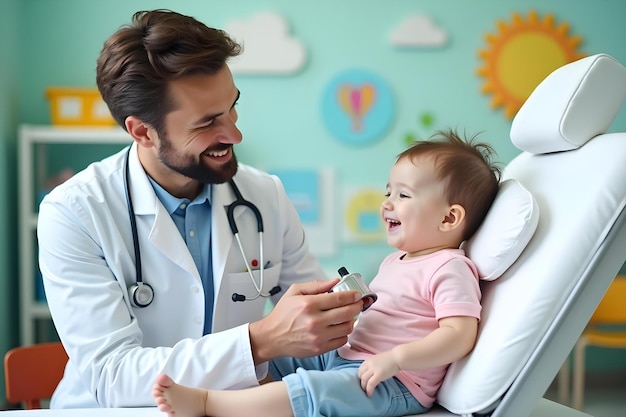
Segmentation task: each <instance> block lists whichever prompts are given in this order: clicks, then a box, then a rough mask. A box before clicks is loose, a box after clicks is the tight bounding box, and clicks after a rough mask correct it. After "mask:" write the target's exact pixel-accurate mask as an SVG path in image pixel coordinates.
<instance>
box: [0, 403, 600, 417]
mask: <svg viewBox="0 0 626 417" xmlns="http://www.w3.org/2000/svg"><path fill="white" fill-rule="evenodd" d="M455 415H456V414H452V413H450V412H448V411H446V410H443V409H441V408H438V409H433V410H431V411H429V412H428V413H426V414H423V416H424V417H453V416H455ZM79 416H80V417H165V416H166V414H165V413H162V412H160V411H159V410H158V409H157V408H156V407H149V408H89V409H78V408H77V409H67V410H12V411H0V417H79ZM531 417H591V416H590V415H589V414H585V413H582V412H580V411H576V410H573V409H571V408H568V407H565V406H563V405H561V404H558V403H555V402H553V401H550V400H546V399H545V398H542V399H541V400H540V401H539V403H538V404H537V408H536V409H535V410H534V412H533V413H532V415H531Z"/></svg>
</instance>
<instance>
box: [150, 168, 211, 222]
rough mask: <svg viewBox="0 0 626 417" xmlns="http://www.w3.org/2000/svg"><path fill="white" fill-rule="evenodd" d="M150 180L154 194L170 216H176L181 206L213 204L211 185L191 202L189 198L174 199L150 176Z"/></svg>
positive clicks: (205, 187) (203, 189)
mask: <svg viewBox="0 0 626 417" xmlns="http://www.w3.org/2000/svg"><path fill="white" fill-rule="evenodd" d="M148 179H149V180H150V184H152V188H153V189H154V193H155V194H156V195H157V197H158V198H159V200H160V201H161V203H162V204H163V206H164V207H165V209H166V210H167V212H168V213H169V214H170V215H172V214H174V212H175V211H176V210H178V209H179V208H180V206H181V204H185V205H186V206H189V205H191V204H203V203H204V202H208V203H209V204H211V184H205V185H204V187H202V191H200V194H198V195H197V196H196V198H194V199H193V201H189V199H188V198H178V197H174V196H173V195H171V194H170V193H168V192H167V191H166V190H165V188H163V187H161V186H160V185H159V183H157V182H156V181H155V180H153V179H152V178H151V177H150V176H148Z"/></svg>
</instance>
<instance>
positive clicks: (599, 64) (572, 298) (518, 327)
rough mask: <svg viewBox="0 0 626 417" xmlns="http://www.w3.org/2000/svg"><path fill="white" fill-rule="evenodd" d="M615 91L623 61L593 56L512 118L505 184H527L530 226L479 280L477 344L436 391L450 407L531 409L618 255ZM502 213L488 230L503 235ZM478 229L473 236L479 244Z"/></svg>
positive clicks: (623, 188)
mask: <svg viewBox="0 0 626 417" xmlns="http://www.w3.org/2000/svg"><path fill="white" fill-rule="evenodd" d="M625 98H626V69H625V68H624V67H623V66H622V65H621V64H619V63H618V62H617V61H615V60H614V59H613V58H611V57H610V56H608V55H605V54H598V55H594V56H590V57H587V58H584V59H582V60H579V61H576V62H574V63H571V64H568V65H566V66H564V67H562V68H559V69H557V70H556V71H555V72H553V73H552V74H551V75H550V76H548V77H547V78H546V79H545V80H544V81H543V82H542V83H541V84H540V85H539V86H538V87H537V88H536V89H535V91H534V92H533V93H532V95H531V96H530V97H529V99H528V100H527V101H526V103H525V104H524V106H523V107H522V108H521V109H520V111H519V113H518V115H517V116H516V117H515V119H514V121H513V124H512V129H511V138H512V139H513V142H514V144H515V145H516V146H517V147H518V148H520V149H521V150H523V151H524V152H522V153H521V154H520V155H518V156H517V157H516V158H514V160H513V161H511V163H509V164H508V165H507V166H506V167H505V169H504V172H503V184H505V183H506V182H507V181H510V180H515V181H516V182H518V183H519V184H520V185H521V186H522V187H523V188H524V189H526V190H528V192H529V193H530V194H532V196H533V197H534V199H535V201H536V204H537V205H538V211H539V213H540V214H539V216H538V225H537V230H536V231H535V234H534V236H533V237H532V239H531V240H530V242H529V243H528V245H527V246H526V248H525V249H524V250H523V251H522V253H521V255H520V256H519V258H518V259H517V261H516V262H514V263H513V264H512V266H510V268H508V269H506V271H504V272H503V274H502V276H501V277H500V278H498V279H497V280H494V281H482V284H481V286H482V290H483V300H482V304H483V313H482V314H483V316H482V320H481V322H480V326H479V337H478V340H477V343H476V347H475V349H474V350H473V351H472V353H470V355H468V356H467V357H466V358H464V359H462V360H460V361H458V362H456V363H454V364H452V365H451V366H450V369H449V371H448V374H447V375H446V377H445V380H444V383H443V385H442V387H441V389H440V391H439V395H438V403H439V404H440V405H441V406H443V407H444V408H445V409H446V410H448V411H449V412H450V413H453V414H458V415H472V414H478V413H493V416H494V417H496V416H506V417H511V416H515V417H518V416H527V415H530V414H531V412H532V408H533V406H534V404H535V403H536V402H537V401H538V400H539V399H540V397H541V396H542V395H543V393H544V392H545V390H546V389H547V387H548V386H549V384H550V383H551V381H552V380H553V378H554V376H555V375H556V373H557V372H558V369H559V367H560V366H561V364H562V363H563V360H564V359H565V358H566V357H567V355H568V354H569V351H570V350H571V348H572V347H573V345H574V343H575V341H576V339H577V338H578V336H579V335H580V332H582V329H583V328H584V326H585V324H586V321H587V320H588V319H589V317H590V316H591V314H592V312H593V310H594V309H595V306H597V304H598V303H599V301H600V299H601V297H602V295H603V293H604V291H605V290H606V288H608V285H609V283H610V281H611V280H612V278H613V277H614V276H615V274H616V273H617V271H618V270H619V269H620V267H621V266H622V265H623V264H624V261H625V260H626V252H624V251H623V249H622V247H623V245H624V244H626V226H624V224H625V223H626V222H624V221H623V218H624V217H626V216H624V215H623V214H622V213H623V211H624V207H625V206H626V169H624V163H625V161H626V133H612V134H605V132H606V131H607V129H608V128H609V127H610V125H611V122H612V120H613V119H614V117H615V115H616V114H617V113H618V111H619V108H620V106H621V105H622V103H623V101H624V99H625ZM501 221H502V230H498V228H497V227H492V226H494V225H492V224H491V225H488V226H489V227H490V232H489V234H491V233H493V234H494V236H495V235H497V234H498V233H501V234H505V235H506V233H508V232H507V227H508V226H509V224H507V223H506V217H505V216H503V217H502V218H501ZM496 226H497V225H496ZM481 238H482V236H481ZM485 238H486V241H484V242H483V241H478V240H476V241H474V242H472V245H474V246H476V245H478V246H483V245H486V246H489V245H490V243H491V242H489V239H488V236H485ZM494 239H495V240H496V241H497V240H498V239H499V238H497V237H496V238H494ZM487 252H490V251H487ZM472 253H480V248H479V247H471V251H470V252H469V254H470V257H471V256H472V255H471V254H472ZM491 253H493V252H492V251H491ZM492 260H493V259H492ZM497 269H498V268H497V265H496V266H495V267H494V268H492V269H491V271H496V270H497ZM497 272H498V271H496V274H495V275H497ZM486 274H487V275H488V273H486ZM436 415H438V416H439V415H442V414H441V411H438V413H437V414H436Z"/></svg>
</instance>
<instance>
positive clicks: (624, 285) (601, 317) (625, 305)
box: [589, 276, 626, 325]
mask: <svg viewBox="0 0 626 417" xmlns="http://www.w3.org/2000/svg"><path fill="white" fill-rule="evenodd" d="M589 322H590V323H597V324H600V323H602V324H615V325H617V324H626V277H624V276H618V277H617V278H616V279H615V280H613V282H612V283H611V286H610V287H609V289H608V290H607V292H606V294H604V297H603V298H602V301H601V302H600V305H598V308H596V311H594V313H593V316H591V320H590V321H589Z"/></svg>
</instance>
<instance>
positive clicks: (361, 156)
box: [0, 0, 626, 368]
mask: <svg viewBox="0 0 626 417" xmlns="http://www.w3.org/2000/svg"><path fill="white" fill-rule="evenodd" d="M159 7H163V8H175V9H176V10H177V11H180V12H182V13H185V14H190V15H193V16H195V17H197V18H199V19H201V20H202V21H204V22H205V23H207V24H209V25H211V26H216V27H224V26H225V25H226V23H227V22H228V21H230V20H231V19H235V18H248V17H251V16H253V15H255V14H257V13H259V12H263V11H274V12H278V13H280V14H281V15H282V16H284V17H285V18H286V19H287V21H288V22H289V24H290V27H291V30H292V33H293V34H294V35H295V36H296V37H297V38H298V39H299V40H301V41H302V42H303V43H304V44H305V47H306V49H307V52H308V57H309V58H308V63H307V65H306V67H305V68H304V70H303V71H302V72H300V73H298V74H295V75H290V76H286V77H279V76H268V77H258V76H241V75H237V76H236V82H237V84H238V87H239V88H240V90H241V91H242V97H241V100H240V104H239V107H238V111H239V114H240V128H241V129H242V131H243V133H244V138H245V139H244V142H243V143H242V144H241V145H240V147H239V149H238V154H239V155H240V159H241V160H243V161H244V162H248V163H251V164H253V165H256V166H258V167H260V168H267V169H278V168H291V167H310V168H316V167H320V166H324V167H333V168H334V169H335V174H336V179H337V181H336V182H337V184H339V189H338V190H337V194H338V195H337V197H338V199H340V198H341V195H340V193H341V192H342V188H341V187H343V186H347V187H350V186H359V185H364V184H366V185H371V186H372V187H376V188H379V189H381V192H382V190H383V188H384V185H385V183H386V180H387V171H388V168H389V166H390V165H391V163H392V161H393V158H394V156H395V155H396V154H397V153H398V152H399V151H400V150H401V149H402V148H403V147H404V142H403V140H402V138H403V137H404V135H405V134H406V133H407V132H414V133H416V134H418V135H419V136H422V137H423V136H428V135H429V134H430V133H432V132H433V131H434V130H435V129H440V128H446V127H455V128H459V129H460V130H467V131H468V132H470V133H476V132H483V133H482V136H481V137H482V138H483V139H484V140H486V141H488V142H490V143H491V144H492V145H493V146H494V147H495V148H496V150H497V152H498V154H499V157H500V160H501V161H502V162H503V163H506V162H508V161H509V160H510V159H512V158H513V157H514V156H515V155H516V154H517V150H516V149H515V148H514V147H513V146H512V145H511V143H510V141H509V136H508V132H509V129H510V120H509V119H507V118H506V117H504V115H503V112H502V110H492V109H491V108H490V106H489V103H490V101H491V98H492V97H491V96H486V95H484V94H481V93H480V92H479V90H480V87H481V85H482V84H483V83H484V79H482V78H480V77H478V76H476V69H477V68H478V67H479V66H480V65H481V61H480V59H479V58H478V56H477V51H478V50H480V49H484V48H486V47H487V46H488V45H487V43H486V41H485V34H487V33H494V32H497V30H496V21H498V20H503V21H505V22H506V23H507V24H510V22H511V19H512V17H511V14H512V12H514V11H517V12H520V13H521V14H522V15H524V16H526V15H527V14H528V12H529V11H530V10H536V11H537V12H538V13H539V14H540V16H544V15H545V14H546V13H553V14H554V15H555V18H556V24H561V23H564V22H566V23H568V24H569V34H570V35H571V36H580V37H582V39H583V43H582V44H581V46H580V47H579V48H578V49H579V50H580V52H582V53H584V54H588V55H590V54H595V53H600V52H604V53H608V54H610V55H613V56H614V57H615V58H617V59H618V60H619V61H621V62H622V63H626V48H624V42H623V40H624V39H626V25H624V16H626V2H624V1H623V0H593V1H591V0H580V1H576V2H572V1H569V2H566V1H563V0H523V1H522V0H511V1H501V0H476V1H472V2H468V1H464V0H437V1H428V2H427V1H415V0H394V1H392V2H381V1H379V0H341V1H331V0H318V1H315V2H313V1H306V2H304V1H299V2H296V1H293V0H233V1H230V2H216V1H207V0H187V1H184V2H174V1H159V0H107V1H98V2H91V1H84V0H54V1H50V0H22V1H20V0H0V8H1V9H0V35H1V36H0V39H1V41H2V44H1V45H2V46H1V49H0V53H1V55H0V56H2V59H1V60H0V69H1V70H2V71H1V77H0V105H1V108H2V111H1V112H0V147H2V149H0V158H2V164H1V165H0V166H2V169H3V174H4V175H2V176H1V178H0V195H2V198H0V230H2V234H1V235H0V267H1V268H2V269H1V270H0V297H2V299H1V300H0V309H2V314H0V351H3V350H6V348H7V347H8V345H12V344H16V343H17V339H16V334H15V333H16V323H15V320H13V318H15V317H16V313H15V312H16V306H15V305H14V304H13V303H14V300H15V298H16V288H15V287H16V285H15V277H16V265H15V259H16V257H17V253H16V247H17V245H16V244H15V241H16V231H15V227H14V225H15V223H16V222H15V216H16V213H15V212H14V206H15V204H13V202H15V201H16V197H17V192H16V190H15V182H16V167H15V162H14V161H15V159H16V155H15V148H16V146H15V142H16V139H15V132H16V130H17V125H18V124H19V123H33V124H47V123H49V121H50V117H49V111H48V104H47V102H46V99H45V96H44V90H45V88H46V87H48V86H94V85H95V81H94V78H95V60H96V57H97V55H98V53H99V51H100V49H101V46H102V43H103V42H104V40H105V39H106V38H107V37H108V36H109V35H110V34H111V33H112V32H113V31H114V30H115V29H117V28H118V27H119V26H121V25H123V24H126V23H127V22H128V21H129V20H130V16H131V15H132V13H133V12H135V11H137V10H141V9H152V8H159ZM409 14H423V15H427V16H429V17H431V18H432V19H433V20H434V21H435V22H436V23H437V24H439V25H440V26H441V27H443V28H444V29H445V30H446V31H447V32H448V35H449V39H450V41H449V43H448V44H447V45H446V46H445V47H443V48H431V49H428V48H427V49H416V50H398V49H394V48H393V47H391V46H390V45H389V43H388V41H387V35H388V33H389V32H390V30H391V29H392V28H393V27H395V26H396V25H397V24H398V23H399V22H400V21H401V20H402V19H403V18H405V17H406V16H408V15H409ZM9 40H15V41H9ZM355 68H357V69H366V70H369V71H372V72H374V73H376V74H378V75H379V76H381V77H382V78H383V79H385V80H386V82H387V83H388V84H389V86H390V88H391V89H392V91H393V95H394V100H395V106H396V114H395V116H394V120H393V123H392V125H391V127H390V129H389V131H388V132H386V134H385V135H384V138H382V139H381V140H379V141H377V142H375V143H372V144H370V145H367V146H363V147H355V146H350V145H345V144H342V143H340V142H339V141H337V140H336V139H334V138H333V136H332V135H331V134H329V132H328V131H327V130H326V129H325V127H324V125H323V122H322V120H321V115H320V98H321V95H322V92H323V89H324V87H325V86H326V85H327V83H328V82H329V80H330V79H331V78H332V77H333V76H334V75H335V74H337V73H338V72H340V71H343V70H346V69H355ZM18 75H19V76H18ZM424 112H428V113H430V114H432V115H433V116H434V124H433V125H432V126H428V127H425V126H423V125H420V124H419V122H418V116H419V115H420V114H422V113H424ZM611 130H612V131H618V130H619V131H626V108H623V109H622V110H621V112H620V113H619V115H618V117H617V119H616V121H615V122H614V124H613V127H612V129H611ZM339 235H340V233H338V236H337V239H338V240H339V241H340V242H339V243H340V244H339V246H338V251H337V254H336V255H334V256H332V257H326V258H322V259H321V260H322V263H323V264H324V266H325V268H326V269H328V270H329V271H330V270H335V269H336V268H337V267H338V266H340V265H346V266H348V267H349V269H350V270H353V271H359V272H361V273H362V274H363V275H364V276H365V277H369V278H371V277H372V276H373V275H374V274H375V272H376V270H377V266H378V263H379V262H380V260H381V259H382V258H383V257H384V256H385V255H386V254H387V253H388V252H389V250H390V249H389V248H388V247H387V246H386V244H385V243H384V242H376V243H371V244H363V243H345V242H342V241H341V239H340V236H339ZM598 356H600V355H598ZM621 358H622V360H621V361H619V362H621V363H622V364H624V363H626V359H625V357H624V356H621ZM589 363H590V365H589V366H590V367H600V368H601V367H608V366H614V364H613V365H609V364H607V363H606V362H603V361H602V359H601V358H599V357H598V358H590V360H589Z"/></svg>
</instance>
